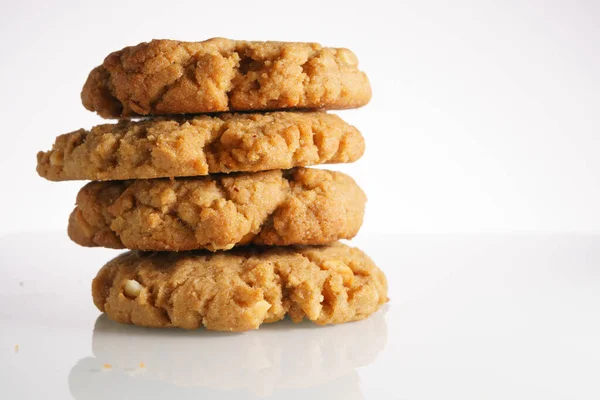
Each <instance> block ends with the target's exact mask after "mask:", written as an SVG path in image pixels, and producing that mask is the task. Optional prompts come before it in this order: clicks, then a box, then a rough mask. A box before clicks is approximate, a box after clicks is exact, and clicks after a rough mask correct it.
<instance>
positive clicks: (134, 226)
mask: <svg viewBox="0 0 600 400" xmlns="http://www.w3.org/2000/svg"><path fill="white" fill-rule="evenodd" d="M365 201H366V197H365V195H364V193H363V191H362V190H361V189H360V188H359V187H358V185H356V183H355V182H354V180H353V179H352V178H350V177H349V176H348V175H345V174H342V173H341V172H332V171H326V170H320V169H312V168H299V169H295V170H287V171H281V170H274V171H265V172H256V173H251V174H243V173H240V174H231V175H224V174H218V175H210V176H205V177H197V178H178V179H174V180H170V179H138V180H133V181H109V182H90V183H88V184H87V185H86V186H84V187H83V189H81V191H80V192H79V194H78V195H77V207H76V208H75V210H74V211H73V213H72V214H71V218H70V219H69V236H70V237H71V239H72V240H73V241H75V242H77V243H79V244H81V245H83V246H104V247H112V248H129V249H137V250H150V251H182V250H195V249H202V248H204V249H209V250H213V251H214V250H222V249H230V248H231V247H233V246H238V245H244V244H248V243H255V244H267V245H279V246H285V245H290V244H326V243H331V242H334V241H336V240H338V239H351V238H352V237H354V235H356V233H357V232H358V230H359V229H360V226H361V224H362V220H363V214H364V207H365Z"/></svg>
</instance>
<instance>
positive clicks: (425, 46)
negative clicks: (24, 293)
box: [0, 0, 600, 234]
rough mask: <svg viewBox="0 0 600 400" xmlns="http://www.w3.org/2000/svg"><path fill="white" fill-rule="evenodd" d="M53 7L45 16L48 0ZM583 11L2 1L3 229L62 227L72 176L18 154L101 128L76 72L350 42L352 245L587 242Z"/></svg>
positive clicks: (587, 25) (589, 152)
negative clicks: (354, 72) (373, 238)
mask: <svg viewBox="0 0 600 400" xmlns="http://www.w3.org/2000/svg"><path fill="white" fill-rule="evenodd" d="M51 4H52V5H51ZM599 18H600V3H598V2H594V1H502V2H500V1H495V2H490V1H472V2H468V1H453V2H431V1H429V2H427V1H385V2H384V1H368V2H367V1H365V2H351V1H343V2H342V1H335V2H334V1H324V0H320V1H303V2H297V3H294V2H287V1H271V2H255V1H221V2H214V1H211V2H203V1H198V0H196V1H188V2H177V1H167V2H165V1H160V2H159V1H150V0H147V1H143V2H133V1H123V0H121V1H111V0H104V1H95V2H83V1H81V2H80V1H63V2H47V1H27V0H23V1H18V2H17V1H14V2H13V1H6V0H3V1H2V10H1V12H0V37H2V41H1V42H0V46H1V47H0V54H1V55H2V62H1V63H0V88H1V90H2V94H1V95H0V112H1V117H2V128H1V129H2V133H1V135H2V136H1V137H2V146H0V171H1V172H0V174H1V176H0V177H1V178H2V186H1V187H2V189H1V190H2V196H1V197H0V202H1V206H2V210H3V211H4V213H3V217H2V226H1V228H0V229H2V230H3V231H21V230H40V229H48V230H56V229H64V227H65V226H66V221H67V217H68V214H69V212H70V210H71V209H72V207H73V203H74V200H75V195H76V193H77V190H78V189H79V188H80V187H81V186H82V184H83V183H82V182H71V183H51V182H47V181H44V180H43V179H41V178H39V177H38V176H37V174H36V172H35V165H36V162H35V155H36V153H37V151H39V150H47V149H49V148H50V146H51V144H52V142H53V141H54V137H55V136H56V135H58V134H61V133H65V132H70V131H73V130H76V129H78V128H81V127H85V128H89V127H91V126H93V125H95V124H98V123H102V122H103V121H102V120H101V119H100V118H99V117H98V116H96V115H95V114H93V113H90V112H88V111H87V110H85V109H84V108H83V106H82V105H81V102H80V98H79V93H80V90H81V87H82V85H83V83H84V81H85V79H86V77H87V74H88V72H89V71H90V70H91V69H92V68H93V67H94V66H96V65H98V64H100V63H101V62H102V60H103V58H104V57H105V56H106V55H107V54H108V53H110V52H111V51H113V50H117V49H120V48H122V47H124V46H126V45H134V44H137V43H139V42H141V41H145V40H149V39H152V38H175V39H181V40H203V39H206V38H209V37H212V36H224V37H230V38H238V39H256V40H267V39H274V40H285V41H317V42H320V43H322V44H324V45H327V46H343V47H348V48H350V49H352V50H353V51H354V52H355V53H356V54H357V55H358V58H359V60H360V66H361V68H362V69H363V70H364V71H366V72H367V73H368V75H369V77H370V79H371V83H372V86H373V100H372V101H371V103H370V104H369V105H368V106H366V107H364V108H362V109H358V110H352V111H345V112H341V113H340V114H341V116H342V117H343V118H345V119H347V120H348V121H349V122H351V123H352V124H354V125H356V126H357V127H358V128H359V129H360V130H361V131H362V132H363V134H364V136H365V138H366V140H367V152H366V155H365V156H364V157H363V158H362V159H361V160H360V161H359V162H357V163H355V164H353V165H344V166H331V167H329V168H336V169H341V170H343V171H346V172H349V173H350V174H351V175H352V176H353V177H355V179H356V180H357V181H358V182H359V183H360V184H361V185H362V187H363V188H364V190H365V192H366V193H367V195H368V197H369V203H368V210H367V216H366V220H365V225H364V228H363V230H362V231H361V234H365V233H374V232H383V233H385V232H387V233H391V232H393V233H396V232H401V233H402V232H410V233H413V232H434V233H435V232H438V233H440V232H480V231H499V232H503V231H504V232H512V231H565V230H566V231H596V230H598V229H599V227H600V207H599V206H598V205H599V204H600V185H598V182H599V178H600V157H598V153H599V150H600V132H599V128H600V113H599V112H598V110H599V109H600V74H599V73H598V71H599V70H600V51H599V50H600V46H599V44H600V40H599V38H600V34H599V30H598V29H597V24H598V21H599Z"/></svg>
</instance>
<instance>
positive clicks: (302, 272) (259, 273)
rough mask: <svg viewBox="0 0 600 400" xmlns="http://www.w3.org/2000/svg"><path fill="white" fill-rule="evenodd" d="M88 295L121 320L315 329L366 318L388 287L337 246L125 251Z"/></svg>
mask: <svg viewBox="0 0 600 400" xmlns="http://www.w3.org/2000/svg"><path fill="white" fill-rule="evenodd" d="M92 295H93V298H94V304H96V306H97V307H98V309H100V311H103V312H106V313H107V315H108V317H109V318H111V319H113V320H115V321H117V322H121V323H128V324H135V325H141V326H148V327H156V328H168V327H180V328H185V329H196V328H199V327H201V326H204V327H206V328H207V329H211V330H219V331H245V330H249V329H256V328H258V326H259V325H260V324H262V323H268V322H275V321H278V320H280V319H282V318H283V317H284V316H285V315H286V314H287V315H289V316H290V317H291V319H292V320H293V321H295V322H299V321H301V320H302V319H303V318H307V319H309V320H311V321H314V322H315V323H317V324H335V323H342V322H349V321H355V320H360V319H364V318H366V317H368V316H369V315H370V314H372V313H373V312H375V311H377V309H378V308H379V307H380V306H381V305H382V304H384V303H385V302H386V301H387V282H386V278H385V275H384V274H383V272H382V271H381V270H380V269H379V268H377V266H376V265H375V264H374V263H373V261H372V260H371V259H370V258H369V257H368V256H367V255H366V254H364V253H363V252H361V251H360V250H358V249H355V248H351V247H349V246H346V245H344V244H341V243H334V244H331V245H326V246H313V247H294V246H291V247H274V248H255V247H250V248H240V249H234V250H231V251H228V252H218V253H207V252H183V253H171V252H159V253H143V252H139V251H130V252H127V253H124V254H122V255H120V256H118V257H117V258H115V259H113V260H112V261H110V262H109V263H108V264H106V265H105V266H104V267H103V268H102V269H101V270H100V271H99V272H98V275H97V276H96V278H95V279H94V281H93V283H92Z"/></svg>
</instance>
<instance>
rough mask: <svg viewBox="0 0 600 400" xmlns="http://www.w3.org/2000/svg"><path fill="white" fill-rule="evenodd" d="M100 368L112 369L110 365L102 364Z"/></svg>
mask: <svg viewBox="0 0 600 400" xmlns="http://www.w3.org/2000/svg"><path fill="white" fill-rule="evenodd" d="M102 368H104V369H112V365H110V364H104V365H103V366H102Z"/></svg>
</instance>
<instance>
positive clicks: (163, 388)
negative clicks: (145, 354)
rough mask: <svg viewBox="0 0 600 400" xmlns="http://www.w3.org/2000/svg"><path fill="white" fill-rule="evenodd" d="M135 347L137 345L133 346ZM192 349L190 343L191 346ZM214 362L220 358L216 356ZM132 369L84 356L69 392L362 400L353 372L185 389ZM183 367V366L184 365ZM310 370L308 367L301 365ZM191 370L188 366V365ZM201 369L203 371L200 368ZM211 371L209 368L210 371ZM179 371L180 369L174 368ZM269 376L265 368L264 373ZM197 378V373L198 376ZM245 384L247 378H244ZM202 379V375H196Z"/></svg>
mask: <svg viewBox="0 0 600 400" xmlns="http://www.w3.org/2000/svg"><path fill="white" fill-rule="evenodd" d="M133 346H134V347H135V346H136V344H134V345H133ZM192 346H193V344H192ZM157 350H160V343H157ZM215 357H216V358H217V359H220V358H221V355H220V354H219V355H216V354H215ZM172 358H174V357H173V356H172V355H171V354H168V353H166V352H165V353H163V360H165V359H166V360H169V359H172ZM208 360H210V361H211V362H212V361H213V358H210V359H209V358H207V357H206V355H205V354H199V358H198V361H200V362H198V363H194V364H192V365H194V366H195V365H199V364H202V365H203V366H210V362H207V361H208ZM290 362H291V363H292V365H295V364H296V363H298V361H297V360H293V359H292V360H291V361H290ZM238 363H239V361H238V360H234V361H233V364H232V366H234V365H237V364H238ZM136 365H137V364H133V366H132V367H125V368H118V367H116V366H114V365H112V364H111V366H112V367H113V368H111V369H109V370H107V369H105V368H103V366H102V364H101V363H99V362H98V359H96V358H94V357H86V358H83V359H81V360H79V361H78V363H77V364H76V365H75V366H74V367H73V368H72V369H71V371H70V373H69V376H68V384H69V391H70V392H71V395H72V396H73V398H74V399H75V400H106V399H128V400H129V399H136V400H137V399H139V400H145V399H177V400H198V399H211V400H225V399H228V400H231V399H244V400H268V399H272V400H275V399H278V400H281V399H285V400H306V399H334V398H340V399H344V400H364V397H363V395H362V394H361V385H360V378H359V376H358V373H357V371H355V370H352V371H351V372H349V373H348V374H347V375H344V376H341V377H338V378H334V379H332V380H328V381H326V382H324V383H322V384H318V385H316V386H312V385H308V384H301V385H299V386H298V387H293V388H288V387H283V388H280V387H278V386H276V387H269V386H264V385H261V382H262V381H264V380H265V379H264V378H263V379H262V380H261V381H258V382H252V384H251V385H250V386H245V387H238V386H239V384H238V383H237V382H236V381H233V380H229V382H228V385H227V386H226V387H224V388H221V387H216V388H215V387H214V386H215V385H210V384H208V385H205V386H204V385H203V386H187V385H185V384H181V383H180V382H177V381H175V382H172V381H166V380H165V379H164V377H163V376H161V375H158V374H156V373H153V372H154V371H155V369H154V368H152V367H151V366H148V367H147V368H136ZM184 367H185V365H184ZM303 367H305V368H307V369H310V366H307V365H303ZM190 368H191V366H190ZM159 369H160V371H164V372H166V373H169V372H170V371H169V370H164V369H162V368H160V367H159ZM183 370H184V371H185V373H187V374H188V375H193V374H194V372H195V371H194V370H191V369H185V368H183ZM203 370H204V369H203ZM209 370H210V368H209ZM177 371H182V369H177ZM267 373H268V369H267V370H265V371H264V372H263V374H264V375H266V374H267ZM198 375H200V373H198ZM243 376H244V378H245V381H246V380H247V379H248V377H247V375H243ZM229 377H230V375H229V374H227V373H225V374H223V375H221V376H220V377H219V378H220V380H221V381H224V380H226V379H228V378H229ZM198 378H200V379H201V376H198Z"/></svg>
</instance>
